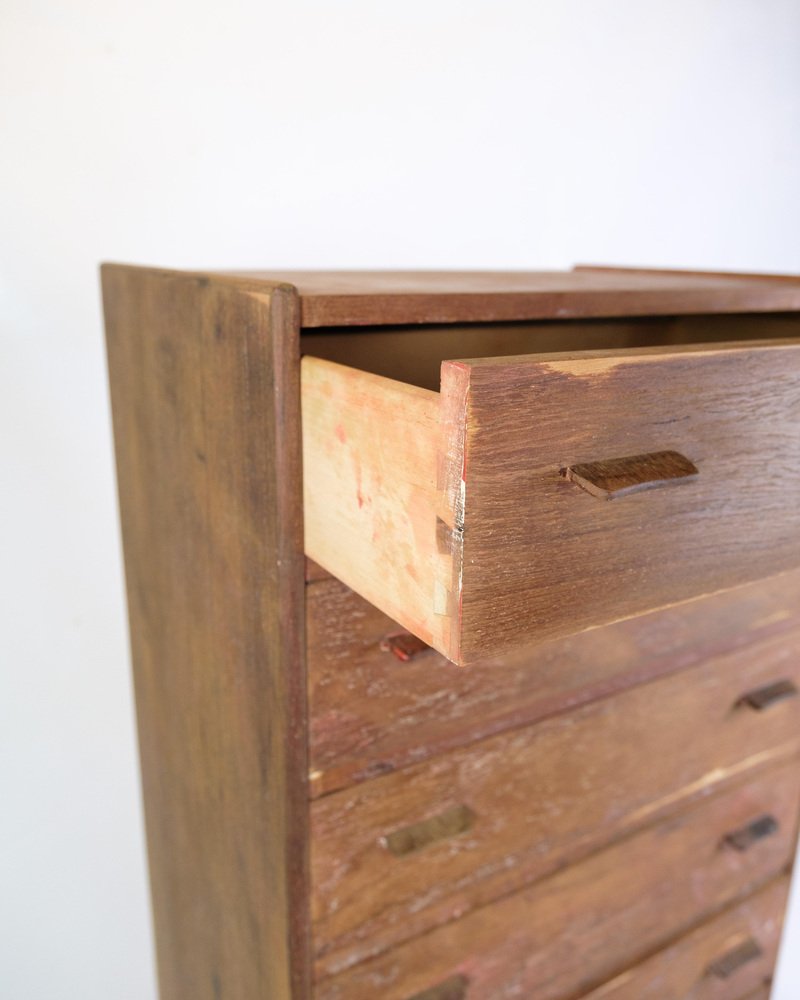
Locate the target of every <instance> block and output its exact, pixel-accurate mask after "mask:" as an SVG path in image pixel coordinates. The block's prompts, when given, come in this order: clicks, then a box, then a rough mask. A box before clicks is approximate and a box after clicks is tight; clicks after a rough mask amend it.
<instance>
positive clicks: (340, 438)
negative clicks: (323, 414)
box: [333, 424, 347, 444]
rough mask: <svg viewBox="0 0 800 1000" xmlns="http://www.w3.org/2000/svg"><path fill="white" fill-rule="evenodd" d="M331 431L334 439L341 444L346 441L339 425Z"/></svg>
mask: <svg viewBox="0 0 800 1000" xmlns="http://www.w3.org/2000/svg"><path fill="white" fill-rule="evenodd" d="M333 430H334V433H335V434H336V437H337V438H338V439H339V440H340V441H341V442H342V444H344V443H345V441H346V440H347V435H346V434H345V432H344V427H342V425H341V424H337V425H336V426H335V427H334V429H333Z"/></svg>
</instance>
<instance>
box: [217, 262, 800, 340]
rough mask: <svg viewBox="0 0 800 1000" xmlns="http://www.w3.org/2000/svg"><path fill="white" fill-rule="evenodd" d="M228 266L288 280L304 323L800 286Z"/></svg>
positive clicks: (665, 304)
mask: <svg viewBox="0 0 800 1000" xmlns="http://www.w3.org/2000/svg"><path fill="white" fill-rule="evenodd" d="M236 273H237V274H239V275H240V276H243V277H247V278H250V279H251V280H259V281H261V280H266V281H270V282H278V283H284V282H286V283H289V284H291V285H294V286H295V287H296V288H297V290H298V293H299V296H300V304H301V324H302V326H303V327H306V328H308V327H325V326H354V325H355V326H357V325H365V324H370V323H376V324H377V323H381V324H395V323H400V324H402V323H459V322H461V323H464V322H473V323H475V322H480V323H490V322H498V321H503V322H507V321H509V320H514V321H519V320H528V319H553V318H555V319H569V318H585V317H594V316H647V315H657V314H668V315H675V314H686V313H697V312H718V313H722V312H760V311H780V310H794V309H800V285H796V284H794V283H791V282H784V281H775V280H772V279H771V278H770V277H768V276H765V277H764V278H761V279H759V280H753V279H752V278H739V277H737V276H736V275H714V276H698V275H693V274H686V273H680V272H676V273H667V274H658V273H642V274H639V273H636V272H635V271H632V272H627V271H613V270H612V271H609V272H602V271H598V272H592V271H586V272H581V271H533V272H523V271H517V272H514V271H506V272H499V271H498V272H492V271H253V272H246V271H240V272H236Z"/></svg>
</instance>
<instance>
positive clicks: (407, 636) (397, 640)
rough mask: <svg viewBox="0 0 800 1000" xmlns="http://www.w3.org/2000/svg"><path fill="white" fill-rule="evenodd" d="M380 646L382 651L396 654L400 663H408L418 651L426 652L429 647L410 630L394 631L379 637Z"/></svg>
mask: <svg viewBox="0 0 800 1000" xmlns="http://www.w3.org/2000/svg"><path fill="white" fill-rule="evenodd" d="M380 648H381V650H382V651H383V652H384V653H391V654H392V655H393V656H396V657H397V659H398V660H400V661H401V662H402V663H408V661H409V660H413V659H414V658H415V657H417V656H419V655H420V653H425V652H427V651H428V650H429V649H430V648H431V647H430V646H429V645H428V644H427V643H426V642H423V641H422V639H418V638H417V636H415V635H412V634H411V632H395V633H394V634H393V635H387V636H385V637H384V638H383V639H381V645H380Z"/></svg>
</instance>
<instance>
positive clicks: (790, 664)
mask: <svg viewBox="0 0 800 1000" xmlns="http://www.w3.org/2000/svg"><path fill="white" fill-rule="evenodd" d="M798 686H800V657H798V656H796V655H786V650H785V647H783V645H782V643H779V642H778V643H776V644H774V645H773V646H769V647H764V648H763V649H762V650H760V651H759V652H758V653H754V652H753V651H752V650H749V649H744V650H740V651H738V652H735V653H732V654H730V655H727V656H723V657H719V658H717V659H715V660H713V661H711V662H709V663H707V664H704V665H702V666H699V667H695V668H692V669H691V670H688V671H685V672H683V673H680V674H675V675H671V676H668V677H665V678H662V679H660V680H657V681H654V682H652V683H649V684H644V685H642V686H640V687H636V688H632V689H630V690H627V691H624V692H622V693H620V694H617V695H615V696H614V697H610V698H605V699H601V700H599V701H596V702H593V703H591V704H589V705H586V706H583V707H582V708H579V709H577V710H575V711H573V712H570V713H569V714H566V715H561V716H557V717H554V718H552V719H547V720H545V721H543V722H540V723H538V724H537V725H534V726H529V727H525V728H520V729H514V730H511V731H508V732H504V733H501V734H499V735H497V736H494V737H491V738H488V739H485V740H481V741H479V742H477V743H474V744H471V745H470V746H467V747H463V748H461V749H458V750H456V751H452V752H449V753H447V754H444V755H442V756H439V757H436V758H434V759H432V760H429V761H426V762H424V763H422V764H419V765H415V766H411V767H407V768H405V769H403V770H401V771H397V772H395V773H393V774H388V775H385V776H383V777H378V778H375V779H373V780H371V781H368V782H364V783H363V784H361V785H357V786H354V787H353V788H348V789H345V790H343V791H340V792H335V793H333V794H331V795H328V796H325V797H323V798H321V799H317V800H316V801H314V802H313V803H312V806H311V835H312V842H311V866H312V884H311V891H312V918H313V922H314V934H313V937H314V942H315V949H316V952H317V961H318V969H319V970H320V972H328V973H330V972H333V971H336V970H337V969H341V968H343V967H345V966H347V965H348V964H351V963H353V962H357V961H360V960H362V959H364V958H365V957H367V956H369V955H371V954H374V953H376V952H379V951H381V950H382V949H385V948H387V947H389V946H390V945H392V944H395V943H396V942H398V941H400V940H402V939H405V938H409V937H412V936H414V935H416V934H421V933H423V932H425V931H428V930H429V929H430V928H431V927H434V926H436V925H437V924H440V923H443V922H445V921H448V920H452V919H453V918H454V917H456V916H459V915H461V914H463V913H465V912H467V911H469V910H471V909H473V908H475V907H478V906H482V905H485V904H486V903H487V902H489V901H491V900H493V899H497V898H498V897H500V896H501V895H503V894H505V893H508V892H510V891H512V890H514V889H516V888H518V887H519V886H521V885H525V884H527V883H530V882H532V881H534V880H535V879H537V878H541V877H542V876H543V875H546V874H547V873H548V872H552V871H553V870H554V869H555V868H557V867H559V866H560V865H563V864H565V863H567V862H571V861H574V860H575V859H576V858H579V857H581V856H583V855H585V854H586V853H587V852H588V851H590V850H593V849H596V848H597V847H599V846H601V845H602V844H604V843H608V842H609V841H610V840H611V839H613V838H614V837H618V836H620V835H623V834H626V833H629V832H630V831H632V830H634V829H637V828H639V827H641V826H643V825H644V824H646V823H648V822H652V821H654V820H655V819H656V818H657V817H658V816H659V815H663V814H664V813H665V812H666V811H667V810H669V809H671V808H674V807H675V806H677V805H678V804H680V803H681V802H685V801H688V800H690V799H692V798H693V797H696V796H700V795H704V794H707V793H708V792H709V791H711V790H712V789H714V788H716V787H719V786H720V785H721V784H722V783H724V782H725V781H730V780H732V779H734V778H736V777H737V776H741V775H743V774H744V773H746V772H747V771H748V769H750V768H754V767H761V766H762V765H764V764H768V763H770V762H772V761H777V760H780V759H785V758H786V757H787V756H788V755H790V754H794V753H795V752H796V751H797V749H798V741H800V698H798V697H797V687H798ZM387 724H389V720H387Z"/></svg>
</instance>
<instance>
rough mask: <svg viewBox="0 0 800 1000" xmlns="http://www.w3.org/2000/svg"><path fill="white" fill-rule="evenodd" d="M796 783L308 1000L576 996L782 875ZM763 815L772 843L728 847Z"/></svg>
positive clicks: (749, 789)
mask: <svg viewBox="0 0 800 1000" xmlns="http://www.w3.org/2000/svg"><path fill="white" fill-rule="evenodd" d="M799 777H800V770H798V767H797V763H796V762H795V761H793V762H792V763H791V765H790V766H783V767H780V768H777V769H775V770H773V771H771V772H770V773H769V774H766V775H765V776H764V778H763V780H758V781H750V782H747V783H745V784H742V785H738V786H737V787H735V788H732V789H730V790H728V791H726V792H723V793H722V794H719V795H716V796H713V797H712V798H710V799H706V800H704V801H703V802H702V803H701V804H699V805H697V806H695V807H693V808H692V809H689V810H686V811H684V812H682V813H681V814H679V815H677V816H673V817H671V818H670V819H669V820H666V821H664V822H662V823H661V824H659V825H657V826H655V827H652V828H650V829H648V830H646V831H644V832H642V833H639V834H637V835H635V836H634V837H631V838H628V839H625V840H623V841H619V842H617V843H616V844H614V845H613V846H611V847H609V848H606V849H605V850H603V851H601V852H599V853H597V854H595V855H593V856H591V857H590V858H587V859H586V860H584V861H583V862H581V863H580V864H578V865H574V866H572V867H570V868H567V869H564V870H562V871H560V872H558V873H556V874H554V875H552V876H550V877H549V878H547V879H544V880H543V881H541V882H539V883H537V884H536V885H534V886H532V887H530V888H529V889H526V890H523V891H522V892H518V893H515V894H513V895H511V896H507V897H506V898H504V899H503V900H501V901H500V902H496V903H494V904H491V905H489V906H486V907H483V908H481V909H478V910H475V911H473V912H472V913H470V914H468V915H466V916H464V917H462V918H461V919H458V920H454V921H452V922H451V923H448V924H445V925H443V926H441V927H438V928H436V929H435V930H433V931H432V932H431V933H430V934H426V935H423V936H421V937H418V938H415V939H414V940H411V941H408V942H406V943H405V944H403V945H400V946H399V947H397V948H395V949H393V950H392V951H390V952H388V953H386V954H384V955H380V956H378V957H376V958H373V959H371V960H368V961H366V962H364V963H362V964H360V965H357V966H355V967H353V968H350V969H347V970H346V971H343V972H341V973H339V974H338V975H334V976H331V977H329V978H326V979H322V981H320V982H318V983H317V985H316V988H315V997H316V998H317V1000H374V998H375V997H381V1000H412V998H416V997H418V996H423V997H424V996H426V992H425V991H428V990H432V991H435V990H436V989H437V988H439V987H443V985H444V984H449V986H450V987H452V988H453V989H455V986H456V984H457V985H458V986H459V989H460V993H459V994H456V995H458V996H459V997H460V998H461V997H463V1000H497V998H498V997H504V996H509V997H510V996H519V997H536V1000H563V998H567V997H573V996H576V995H580V994H582V993H583V992H586V991H587V990H591V989H593V988H595V987H596V986H597V985H598V984H599V983H602V982H604V981H607V980H609V979H610V978H611V977H612V976H615V975H617V974H619V973H620V972H622V971H623V970H624V969H626V968H628V967H630V966H631V965H632V964H633V963H635V962H637V961H638V960H639V959H640V958H641V957H642V956H644V955H647V954H648V953H651V952H653V951H655V950H656V949H658V948H660V947H662V946H663V944H664V943H665V942H667V941H669V940H672V939H674V938H675V937H676V936H678V935H679V934H682V933H684V932H685V931H688V930H690V929H691V928H692V927H694V926H696V925H697V924H698V923H699V922H700V920H701V919H702V918H703V916H704V915H706V914H712V913H714V912H717V911H719V910H720V909H721V908H723V907H725V906H727V905H728V904H731V903H733V902H734V901H736V900H737V898H739V897H741V896H743V895H744V894H745V892H747V891H748V890H749V889H750V888H751V887H756V886H758V885H759V884H763V883H765V882H766V881H767V880H768V879H769V878H770V877H771V876H774V875H777V874H778V873H779V872H781V871H782V870H784V868H785V867H786V866H787V865H788V863H789V861H790V858H791V853H792V849H793V845H794V838H795V826H796V811H797V793H798V778H799ZM764 814H769V815H771V816H773V817H774V818H775V820H776V832H775V834H774V835H773V836H771V837H769V838H766V839H764V840H761V841H759V842H757V843H756V844H754V845H753V846H752V847H751V848H750V849H749V850H747V851H737V850H735V849H731V848H730V847H728V846H727V845H726V837H727V836H728V834H729V833H730V832H731V831H732V830H736V829H740V828H741V827H743V826H746V825H748V824H750V823H752V822H753V821H754V819H756V818H757V817H759V816H762V815H764ZM374 891H376V892H377V891H379V886H378V885H376V886H375V890H374ZM576 957H577V959H576ZM717 957H724V956H717ZM431 995H432V996H436V993H435V992H432V993H431ZM701 995H702V994H701ZM709 995H710V996H714V994H709ZM722 995H726V996H735V995H736V994H722Z"/></svg>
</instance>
